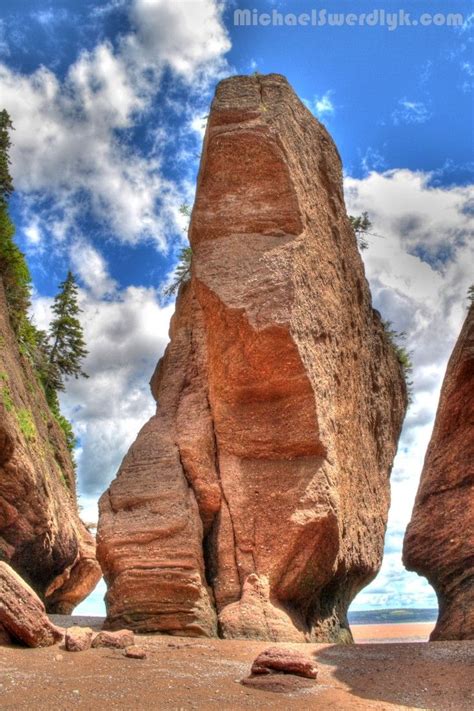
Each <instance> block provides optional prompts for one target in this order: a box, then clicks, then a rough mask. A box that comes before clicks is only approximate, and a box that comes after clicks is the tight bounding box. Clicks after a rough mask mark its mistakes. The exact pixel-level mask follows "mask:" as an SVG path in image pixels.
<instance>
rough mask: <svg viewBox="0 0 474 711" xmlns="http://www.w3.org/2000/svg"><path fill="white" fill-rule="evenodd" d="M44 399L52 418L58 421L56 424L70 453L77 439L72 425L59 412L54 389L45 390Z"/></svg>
mask: <svg viewBox="0 0 474 711" xmlns="http://www.w3.org/2000/svg"><path fill="white" fill-rule="evenodd" d="M46 399H47V401H48V405H49V409H50V410H51V414H52V415H53V417H54V419H55V420H56V422H57V423H58V425H59V426H60V427H61V429H62V431H63V432H64V436H65V438H66V444H67V448H68V449H69V451H70V453H71V455H72V454H73V453H74V450H75V448H76V444H77V440H76V437H75V435H74V430H73V429H72V425H71V423H70V422H69V420H68V419H66V417H64V415H62V414H61V409H60V405H59V399H58V395H57V393H56V392H55V391H54V390H47V391H46Z"/></svg>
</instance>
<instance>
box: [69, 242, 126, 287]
mask: <svg viewBox="0 0 474 711" xmlns="http://www.w3.org/2000/svg"><path fill="white" fill-rule="evenodd" d="M69 254H70V259H71V265H72V268H73V271H75V272H76V273H77V275H78V276H79V277H80V278H81V280H82V281H83V283H84V284H85V285H86V286H87V287H88V288H89V289H90V291H91V294H92V295H93V296H94V297H95V298H98V299H100V298H102V297H104V296H109V295H111V294H113V293H114V292H115V291H116V289H117V282H116V281H114V280H113V279H112V278H111V277H110V275H109V273H108V269H107V265H106V263H105V260H104V258H103V256H102V255H101V254H99V252H98V251H97V250H96V249H94V247H93V246H92V245H90V244H88V243H87V242H85V241H84V240H80V241H79V240H78V241H76V242H73V243H72V245H71V248H70V252H69Z"/></svg>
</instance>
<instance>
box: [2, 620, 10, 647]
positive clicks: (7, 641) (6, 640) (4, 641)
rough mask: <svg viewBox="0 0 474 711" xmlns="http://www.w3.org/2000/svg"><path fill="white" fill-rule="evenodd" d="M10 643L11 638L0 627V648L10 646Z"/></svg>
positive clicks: (3, 628)
mask: <svg viewBox="0 0 474 711" xmlns="http://www.w3.org/2000/svg"><path fill="white" fill-rule="evenodd" d="M11 643H12V638H11V637H10V635H9V634H8V632H7V631H6V629H5V627H2V625H0V647H3V646H4V645H6V644H11Z"/></svg>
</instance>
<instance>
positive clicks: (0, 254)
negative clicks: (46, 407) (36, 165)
mask: <svg viewBox="0 0 474 711" xmlns="http://www.w3.org/2000/svg"><path fill="white" fill-rule="evenodd" d="M12 128H13V125H12V122H11V120H10V117H9V115H8V113H7V112H6V111H5V110H3V111H0V276H1V277H2V281H3V286H4V288H5V295H6V298H7V303H8V310H9V315H10V320H11V323H12V326H13V329H14V331H15V333H16V334H17V336H18V335H19V334H21V331H22V328H23V327H24V321H25V320H27V318H28V316H27V312H28V307H29V305H30V293H31V275H30V270H29V269H28V265H27V263H26V259H25V255H24V254H23V252H22V251H21V250H20V249H19V248H18V247H17V245H16V244H15V241H14V236H15V227H14V225H13V222H12V221H11V219H10V215H9V212H8V200H9V198H10V196H11V195H12V193H13V180H12V177H11V175H10V169H9V166H10V156H9V150H10V146H11V141H10V130H11V129H12Z"/></svg>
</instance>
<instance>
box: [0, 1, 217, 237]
mask: <svg viewBox="0 0 474 711" xmlns="http://www.w3.org/2000/svg"><path fill="white" fill-rule="evenodd" d="M222 11H223V8H222V6H221V4H220V3H218V2H216V0H193V2H191V1H190V0H183V1H182V2H179V3H176V2H173V1H172V0H134V1H133V2H132V3H131V6H130V17H131V20H132V23H133V31H130V32H129V33H128V34H126V35H125V36H122V37H121V38H118V40H117V42H116V46H113V45H112V44H111V43H110V42H109V41H101V42H99V43H98V44H97V45H96V46H95V48H94V49H92V50H90V51H83V52H82V53H81V54H80V55H79V56H78V58H77V59H76V61H75V62H74V63H73V64H72V65H71V66H70V67H69V69H68V71H67V72H66V75H65V77H64V78H63V79H60V78H58V76H57V75H56V74H55V73H54V72H53V71H51V69H48V68H46V67H44V66H41V67H39V68H38V69H36V70H35V71H34V72H32V73H31V74H22V73H21V72H19V71H16V70H14V69H12V68H10V67H9V66H7V65H6V64H0V93H1V95H2V100H3V102H2V103H3V105H5V107H6V108H7V110H8V111H9V112H10V114H11V116H12V118H13V121H14V124H15V128H16V131H15V135H14V142H13V147H12V150H11V157H12V166H13V167H12V172H13V176H14V179H15V184H16V188H17V190H19V191H21V192H23V193H25V194H28V195H29V196H30V199H31V200H33V199H34V197H35V196H41V198H42V199H43V201H44V198H45V197H49V198H50V200H51V205H50V207H49V216H48V220H47V223H46V226H48V225H49V224H50V225H51V227H52V234H53V236H55V232H54V227H57V228H60V227H61V224H62V223H64V221H66V223H71V224H72V226H73V227H75V226H76V219H77V211H74V209H73V208H72V207H71V205H74V204H76V205H77V203H78V202H80V204H81V214H83V213H84V211H85V210H86V211H87V210H88V211H90V213H91V215H92V216H93V217H94V218H95V219H96V220H97V221H98V222H99V224H102V225H104V227H105V228H106V229H107V230H108V231H109V232H112V233H113V234H114V236H115V238H116V239H119V240H121V241H124V242H128V243H131V244H134V243H136V242H138V241H139V240H143V239H148V240H153V241H155V242H156V244H157V245H158V246H159V247H160V248H163V249H164V248H165V247H166V238H165V235H166V234H167V233H170V232H172V231H173V230H174V229H176V223H175V216H176V214H177V207H178V205H179V203H180V201H181V186H180V185H179V183H177V182H176V181H172V180H169V179H166V178H165V177H164V176H163V170H162V162H161V154H160V151H159V150H158V149H157V150H154V151H152V152H151V154H147V155H143V154H142V153H140V151H139V149H137V148H136V144H132V143H131V142H129V141H128V139H127V135H128V134H127V132H128V133H129V132H130V131H132V130H133V129H134V128H135V127H136V126H138V125H140V122H141V121H142V120H143V118H144V116H145V115H146V113H147V112H148V111H150V110H151V109H152V107H153V100H154V98H155V97H156V95H157V93H158V92H159V88H160V80H161V76H162V73H163V71H164V69H166V68H169V69H171V70H172V71H173V72H174V73H175V75H176V77H177V78H178V79H179V80H180V81H181V82H184V83H186V84H188V85H193V86H192V88H188V90H187V96H188V99H189V101H190V102H191V103H192V101H193V97H194V98H195V97H196V95H198V94H199V93H200V92H202V90H203V88H205V89H206V90H207V89H208V88H209V83H210V81H211V80H213V79H215V78H216V77H217V76H219V73H220V72H222V71H223V69H224V67H225V66H226V65H225V60H224V54H225V52H227V50H228V49H229V48H230V42H229V39H228V36H227V33H226V30H225V28H224V26H223V23H222ZM194 83H195V84H196V85H195V86H194ZM187 108H188V107H187V106H186V101H185V102H184V106H183V107H181V110H183V111H186V109H187ZM132 146H135V147H132Z"/></svg>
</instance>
